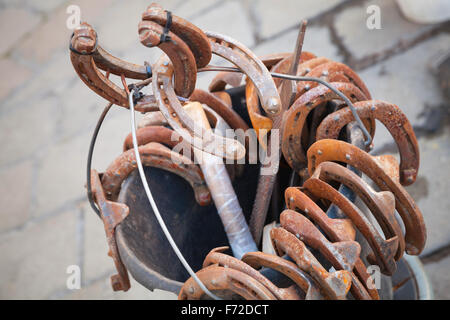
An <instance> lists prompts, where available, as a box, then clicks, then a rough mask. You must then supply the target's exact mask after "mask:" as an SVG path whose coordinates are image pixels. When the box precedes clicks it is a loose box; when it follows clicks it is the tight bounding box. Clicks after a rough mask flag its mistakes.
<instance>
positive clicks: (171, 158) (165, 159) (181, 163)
mask: <svg viewBox="0 0 450 320" xmlns="http://www.w3.org/2000/svg"><path fill="white" fill-rule="evenodd" d="M139 154H140V156H141V158H142V164H143V165H144V166H152V167H156V168H161V169H164V170H166V171H170V172H172V173H175V174H177V175H179V176H181V177H182V178H184V179H186V180H187V181H188V182H189V184H190V185H191V187H192V188H193V190H194V194H195V199H196V200H197V203H198V204H200V205H202V206H205V205H208V204H210V203H211V194H210V193H209V190H208V187H207V186H206V182H205V180H204V177H203V174H202V172H201V170H200V168H199V167H198V166H197V165H195V164H194V163H193V162H192V161H191V160H190V159H189V158H186V157H185V156H183V155H181V154H179V153H176V152H173V151H172V150H170V149H169V148H167V147H165V146H163V145H162V144H159V143H156V142H150V143H148V144H146V145H143V146H140V147H139ZM135 157H136V155H135V153H134V150H133V149H130V150H128V151H125V152H124V153H122V154H121V155H120V156H119V157H117V158H116V159H115V160H114V161H113V162H112V163H111V164H110V165H109V166H108V168H107V169H106V171H105V173H103V176H102V184H103V186H104V189H105V193H106V195H107V197H108V198H109V199H111V200H115V199H116V198H117V196H118V194H119V191H120V187H121V184H122V181H124V180H125V179H126V178H127V177H128V176H129V175H130V173H131V172H132V171H134V170H135V169H136V168H137V163H136V158H135Z"/></svg>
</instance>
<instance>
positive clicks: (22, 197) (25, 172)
mask: <svg viewBox="0 0 450 320" xmlns="http://www.w3.org/2000/svg"><path fill="white" fill-rule="evenodd" d="M32 172H33V162H32V161H30V160H26V161H23V162H19V163H17V164H14V165H12V166H10V167H6V168H4V169H2V170H1V171H0V181H1V184H0V194H1V195H2V199H6V200H7V203H8V206H7V208H5V207H3V208H2V209H1V211H0V220H1V224H0V232H3V231H7V230H10V229H12V228H14V227H18V226H20V225H22V224H23V223H25V222H26V221H27V220H28V219H29V218H30V209H31V208H30V207H31V184H32V179H33V177H32Z"/></svg>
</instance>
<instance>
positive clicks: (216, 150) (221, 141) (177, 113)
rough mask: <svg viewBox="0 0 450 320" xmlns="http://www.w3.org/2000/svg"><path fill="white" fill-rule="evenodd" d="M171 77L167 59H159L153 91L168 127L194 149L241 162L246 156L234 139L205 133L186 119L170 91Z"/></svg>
mask: <svg viewBox="0 0 450 320" xmlns="http://www.w3.org/2000/svg"><path fill="white" fill-rule="evenodd" d="M172 74H173V69H172V67H171V66H170V64H169V63H168V60H167V58H165V57H161V58H160V59H159V60H158V62H157V63H156V64H155V66H154V70H153V77H154V80H153V82H152V84H153V86H152V88H153V94H154V95H155V98H156V101H157V102H158V106H159V109H160V111H161V112H162V114H163V115H164V117H165V118H166V119H167V122H168V123H169V125H170V126H171V127H172V128H173V129H174V130H175V131H177V132H178V133H179V134H180V135H181V136H182V137H183V139H185V140H186V141H188V142H189V143H190V144H193V146H194V147H196V148H199V149H201V150H203V151H205V152H212V153H213V154H215V155H217V156H219V157H222V158H227V159H242V158H243V157H244V156H245V154H246V152H245V146H243V145H241V144H240V143H239V142H238V141H235V140H233V139H227V138H224V137H222V136H219V135H215V134H213V133H212V132H206V131H205V130H204V129H203V128H201V127H199V126H198V125H196V124H195V122H194V121H193V120H192V119H191V118H190V117H189V115H188V114H187V112H186V111H185V110H184V109H183V106H182V105H181V103H180V101H179V100H178V97H177V96H176V94H175V91H174V89H173V87H172ZM183 129H185V130H183ZM194 135H195V136H197V137H199V138H202V139H201V141H198V140H194V138H193V137H194ZM196 141H197V142H196ZM194 143H195V144H194Z"/></svg>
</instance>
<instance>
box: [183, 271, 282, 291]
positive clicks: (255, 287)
mask: <svg viewBox="0 0 450 320" xmlns="http://www.w3.org/2000/svg"><path fill="white" fill-rule="evenodd" d="M196 274H197V276H198V277H199V279H200V281H202V282H203V284H204V285H205V286H206V287H207V288H208V290H210V291H212V292H216V291H218V292H217V294H219V295H220V296H221V298H224V299H227V300H229V299H232V298H233V297H234V296H235V295H237V296H238V297H242V298H244V299H246V300H276V297H275V296H274V295H273V294H272V293H271V292H270V290H269V289H268V288H266V287H265V286H264V285H263V284H261V283H260V282H258V281H257V280H255V279H254V278H252V277H251V276H249V275H247V274H245V273H243V272H241V271H238V270H235V269H232V268H224V267H220V266H215V265H212V266H209V267H207V268H205V269H202V270H200V271H198V272H197V273H196ZM203 297H205V293H204V291H203V290H202V289H201V288H200V287H199V285H198V284H197V282H195V281H194V279H192V278H189V279H188V280H187V281H186V282H185V283H184V285H183V287H182V288H181V290H180V294H179V295H178V299H180V300H188V299H189V300H190V299H202V298H203Z"/></svg>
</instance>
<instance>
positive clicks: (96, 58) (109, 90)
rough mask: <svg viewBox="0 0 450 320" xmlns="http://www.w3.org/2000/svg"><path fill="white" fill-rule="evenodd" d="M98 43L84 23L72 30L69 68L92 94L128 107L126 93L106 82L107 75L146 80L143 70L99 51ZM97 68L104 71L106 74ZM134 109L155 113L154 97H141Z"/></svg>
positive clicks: (92, 30) (90, 29)
mask: <svg viewBox="0 0 450 320" xmlns="http://www.w3.org/2000/svg"><path fill="white" fill-rule="evenodd" d="M97 41H98V40H97V33H96V32H95V30H94V29H93V28H92V27H91V26H90V25H89V24H87V23H85V22H83V23H82V24H81V25H80V26H79V27H77V28H75V30H74V34H73V37H72V39H71V40H70V43H71V47H72V48H73V50H71V52H70V59H71V61H72V65H73V67H74V69H75V71H76V72H77V74H78V76H79V77H80V79H81V80H83V82H84V83H85V84H86V85H87V86H88V87H89V88H91V89H92V90H93V91H94V92H96V93H97V94H98V95H100V96H101V97H103V98H104V99H106V100H108V101H109V102H111V103H113V104H116V105H118V106H122V107H125V108H128V99H127V93H126V91H125V90H124V89H122V88H120V87H118V86H117V85H116V84H115V83H113V82H112V81H111V80H109V79H108V75H109V74H110V73H113V74H117V75H119V76H124V77H129V78H134V79H146V78H147V77H148V74H147V71H146V67H145V66H139V65H136V64H133V63H130V62H126V61H124V60H121V59H119V58H116V57H114V56H112V55H111V54H109V53H107V52H106V51H105V50H104V49H102V48H101V47H100V46H99V45H98V43H97ZM99 69H103V70H105V71H106V75H104V74H103V73H102V72H101V71H100V70H99ZM144 70H145V74H144V73H143V72H144ZM135 109H136V110H137V111H140V112H149V111H152V110H156V109H157V108H156V104H155V99H154V97H153V96H151V95H150V96H149V95H146V96H144V97H142V99H140V101H138V102H137V104H136V106H135Z"/></svg>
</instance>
